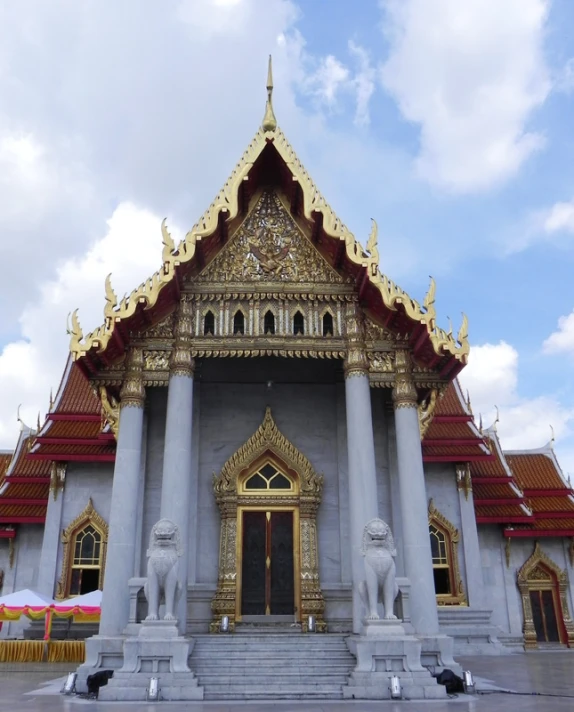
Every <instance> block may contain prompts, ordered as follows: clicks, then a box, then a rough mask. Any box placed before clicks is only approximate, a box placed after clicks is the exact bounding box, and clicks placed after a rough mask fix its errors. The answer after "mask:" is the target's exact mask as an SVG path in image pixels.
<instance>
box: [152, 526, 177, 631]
mask: <svg viewBox="0 0 574 712" xmlns="http://www.w3.org/2000/svg"><path fill="white" fill-rule="evenodd" d="M181 554H182V550H181V540H180V535H179V527H178V526H177V524H174V523H173V522H172V521H171V520H170V519H160V520H159V522H156V523H155V524H154V525H153V527H152V528H151V532H150V535H149V549H148V550H147V557H148V562H147V580H146V583H145V586H144V593H145V597H146V599H147V602H148V614H147V617H146V621H157V620H158V619H159V604H160V603H161V600H162V598H163V599H164V600H165V615H164V617H163V619H164V620H166V621H174V620H176V616H175V605H176V603H177V600H178V598H179V596H180V593H181V584H180V582H179V580H178V578H177V576H178V572H179V557H180V556H181Z"/></svg>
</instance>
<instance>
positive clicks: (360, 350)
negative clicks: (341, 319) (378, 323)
mask: <svg viewBox="0 0 574 712" xmlns="http://www.w3.org/2000/svg"><path fill="white" fill-rule="evenodd" d="M345 338H346V341H347V358H346V359H345V364H344V366H343V370H344V371H345V378H353V376H368V375H369V362H368V361H367V353H366V350H365V323H364V318H363V313H362V311H361V310H360V309H359V306H358V304H357V303H356V302H350V303H349V304H347V309H346V311H345Z"/></svg>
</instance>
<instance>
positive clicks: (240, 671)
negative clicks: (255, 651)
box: [192, 661, 353, 676]
mask: <svg viewBox="0 0 574 712" xmlns="http://www.w3.org/2000/svg"><path fill="white" fill-rule="evenodd" d="M349 662H350V663H351V664H352V663H353V661H349ZM278 667H279V666H278V665H273V664H267V665H257V666H253V665H230V666H229V667H226V668H225V674H226V675H245V674H249V673H252V672H253V670H254V669H256V670H257V674H258V675H259V674H260V675H261V676H263V675H276V674H297V675H299V674H301V673H307V674H309V675H320V674H325V672H326V671H327V672H328V674H339V675H340V674H345V675H346V674H348V672H349V663H343V662H340V663H336V664H333V663H330V664H329V665H328V666H326V665H316V664H311V663H310V664H308V665H281V666H280V670H281V672H280V673H278V672H277V669H278ZM192 670H193V672H195V673H196V674H197V675H214V676H215V675H218V674H219V675H220V674H221V668H220V667H219V668H218V670H219V672H215V671H214V666H213V663H209V662H200V663H198V664H197V665H192Z"/></svg>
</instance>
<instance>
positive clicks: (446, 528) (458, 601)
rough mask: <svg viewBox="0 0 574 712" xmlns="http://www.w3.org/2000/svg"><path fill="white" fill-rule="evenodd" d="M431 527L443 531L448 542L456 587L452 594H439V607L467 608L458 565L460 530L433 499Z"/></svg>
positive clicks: (431, 503)
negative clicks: (438, 507)
mask: <svg viewBox="0 0 574 712" xmlns="http://www.w3.org/2000/svg"><path fill="white" fill-rule="evenodd" d="M428 517H429V526H430V525H434V526H435V527H436V528H437V529H438V530H439V531H442V532H443V534H444V535H445V537H446V540H447V546H448V548H449V559H450V561H449V568H451V572H450V573H451V580H452V582H453V585H454V589H455V590H454V592H453V593H450V594H438V595H437V597H436V602H437V605H438V606H467V605H468V602H467V598H466V594H465V592H464V585H463V583H462V577H461V575H460V568H459V565H458V544H459V540H460V537H459V533H458V529H457V528H456V527H455V526H454V525H453V524H452V523H451V522H449V520H448V519H447V518H446V517H445V516H444V515H443V514H441V513H440V512H439V511H438V509H437V508H436V507H435V505H434V502H433V500H432V499H430V500H429V508H428Z"/></svg>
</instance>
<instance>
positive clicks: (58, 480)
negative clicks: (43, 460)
mask: <svg viewBox="0 0 574 712" xmlns="http://www.w3.org/2000/svg"><path fill="white" fill-rule="evenodd" d="M67 467H68V463H66V462H53V463H52V466H51V467H50V492H51V493H52V496H53V497H54V502H55V501H56V500H57V499H58V492H59V491H60V490H63V489H64V483H65V482H66V468H67Z"/></svg>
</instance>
